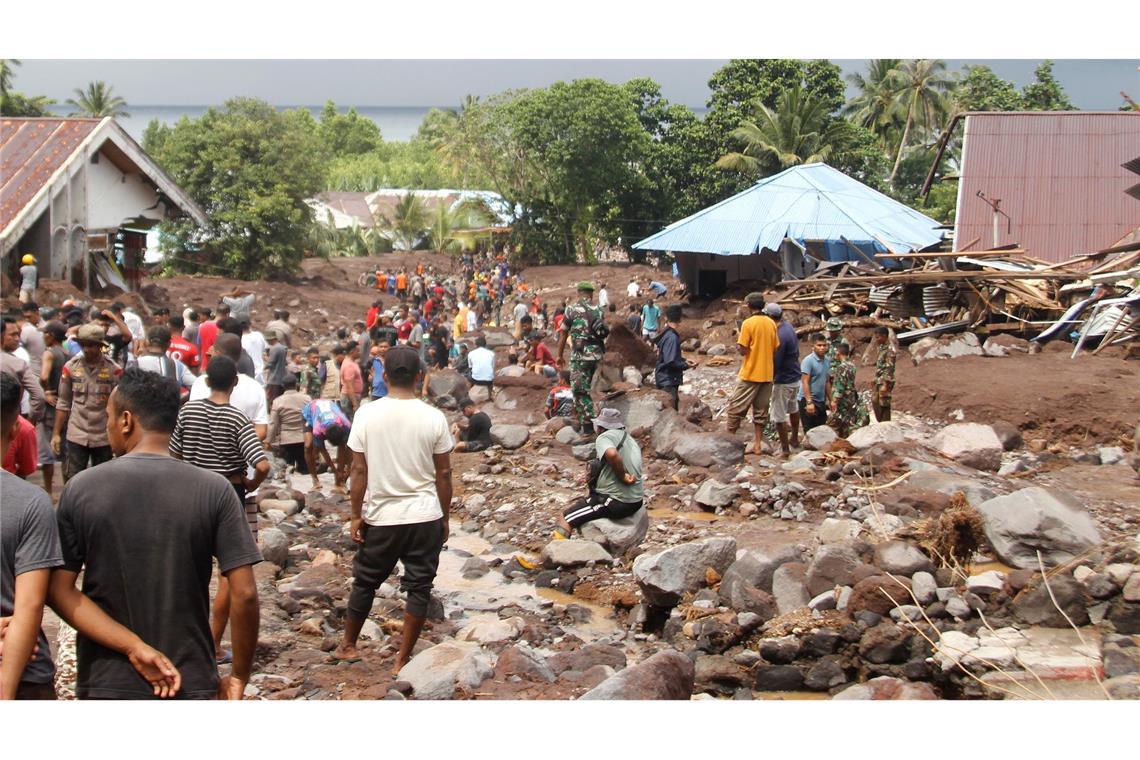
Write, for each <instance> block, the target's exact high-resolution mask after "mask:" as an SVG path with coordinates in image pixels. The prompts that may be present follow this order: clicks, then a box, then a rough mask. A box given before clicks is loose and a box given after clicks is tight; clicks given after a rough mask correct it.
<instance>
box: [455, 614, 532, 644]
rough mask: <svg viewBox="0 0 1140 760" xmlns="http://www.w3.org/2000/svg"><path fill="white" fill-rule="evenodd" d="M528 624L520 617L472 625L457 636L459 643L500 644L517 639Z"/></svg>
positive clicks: (461, 630) (462, 629) (460, 631)
mask: <svg viewBox="0 0 1140 760" xmlns="http://www.w3.org/2000/svg"><path fill="white" fill-rule="evenodd" d="M525 625H526V623H525V622H524V621H523V619H522V618H520V617H512V618H507V619H506V620H491V621H486V622H478V623H472V624H471V625H468V626H465V627H463V628H461V629H460V630H459V633H457V634H455V638H456V640H457V641H475V642H478V643H480V644H499V643H502V642H504V641H512V640H513V639H517V638H518V637H519V634H521V633H522V630H523V627H524V626H525Z"/></svg>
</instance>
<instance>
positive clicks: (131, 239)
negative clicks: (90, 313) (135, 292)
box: [0, 117, 207, 292]
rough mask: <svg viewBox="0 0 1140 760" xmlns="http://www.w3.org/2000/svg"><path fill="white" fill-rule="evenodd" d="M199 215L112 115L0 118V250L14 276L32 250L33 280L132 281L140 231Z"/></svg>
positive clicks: (84, 285)
mask: <svg viewBox="0 0 1140 760" xmlns="http://www.w3.org/2000/svg"><path fill="white" fill-rule="evenodd" d="M179 216H189V217H191V218H192V219H194V221H195V222H197V223H198V224H199V225H203V226H204V225H205V224H206V221H207V220H206V213H205V212H204V211H203V210H202V209H201V207H199V206H198V204H197V203H195V202H194V200H193V199H192V198H190V196H189V195H187V194H186V192H185V191H184V190H182V189H181V188H180V187H178V185H176V184H175V183H174V180H173V179H171V178H170V176H169V175H168V174H167V173H166V172H165V171H163V170H162V168H161V167H159V165H158V164H156V163H155V162H154V160H153V159H152V158H151V157H150V156H148V155H147V154H146V152H145V151H144V150H143V149H142V147H140V146H139V144H138V143H137V142H135V140H134V139H133V138H132V137H131V136H130V135H128V134H127V132H126V131H124V130H123V128H122V127H121V126H119V125H118V124H117V123H116V122H115V120H114V119H112V118H109V117H108V118H104V119H25V118H8V117H5V118H3V119H0V256H2V257H3V262H4V271H5V273H6V274H7V275H8V276H9V277H12V278H15V277H16V271H17V269H18V268H19V260H20V257H21V256H23V254H25V253H31V254H33V255H34V256H35V257H36V262H37V266H38V268H39V271H40V277H41V278H51V279H57V280H62V279H66V280H70V281H71V283H72V284H73V285H75V287H77V288H79V289H80V290H83V291H85V292H88V291H90V290H91V288H92V286H102V285H108V284H113V285H117V286H118V287H120V288H123V289H128V288H131V287H135V286H137V284H138V280H139V278H140V277H141V267H142V259H143V254H144V253H145V250H146V231H147V230H148V229H150V228H151V227H153V226H154V225H156V224H158V223H159V222H160V221H162V220H164V219H168V218H172V217H179Z"/></svg>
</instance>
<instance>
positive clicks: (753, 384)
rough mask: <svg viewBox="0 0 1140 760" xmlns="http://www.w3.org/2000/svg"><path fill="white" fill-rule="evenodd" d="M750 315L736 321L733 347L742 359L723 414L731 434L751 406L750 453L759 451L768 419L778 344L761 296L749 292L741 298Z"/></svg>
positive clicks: (774, 328)
mask: <svg viewBox="0 0 1140 760" xmlns="http://www.w3.org/2000/svg"><path fill="white" fill-rule="evenodd" d="M744 300H745V303H747V304H748V308H749V309H750V310H751V311H752V316H750V317H749V318H748V319H746V320H744V323H743V324H741V325H740V336H739V337H738V338H737V340H736V350H737V353H739V354H740V355H741V356H743V357H744V361H742V362H741V363H740V373H739V374H738V375H737V380H736V388H734V389H733V391H732V396H730V397H729V399H728V406H727V407H726V414H727V417H728V432H729V433H733V434H735V433H736V431H737V430H739V429H740V422H741V420H743V419H744V417H745V415H747V414H748V408H749V407H751V408H752V428H753V431H754V437H753V439H752V445H751V449H752V453H754V454H759V453H761V446H762V442H761V437H762V435H763V432H764V423H765V422H766V421H767V419H768V402H769V400H770V399H771V397H772V379H773V377H775V362H774V355H775V353H776V349H777V348H778V347H779V345H780V339H779V338H778V337H777V336H776V324H775V323H774V322H773V321H772V320H771V318H770V317H766V316H764V313H763V312H764V296H763V294H761V293H749V294H748V296H747V297H746V298H745V299H744Z"/></svg>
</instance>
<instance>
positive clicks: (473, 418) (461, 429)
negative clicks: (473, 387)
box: [451, 398, 491, 453]
mask: <svg viewBox="0 0 1140 760" xmlns="http://www.w3.org/2000/svg"><path fill="white" fill-rule="evenodd" d="M459 409H460V410H461V411H462V412H463V416H464V417H466V418H467V422H466V423H464V424H462V425H461V424H460V423H458V422H457V423H455V424H454V425H452V426H451V435H452V436H453V437H455V438H458V439H459V442H458V443H456V444H455V451H456V452H457V453H458V452H463V451H467V452H475V451H484V450H485V449H487V448H489V447H490V445H491V418H490V417H489V416H487V413H486V412H481V411H479V406H478V405H477V404H476V403H475V402H474V401H472V400H471V399H469V398H464V399H460V400H459Z"/></svg>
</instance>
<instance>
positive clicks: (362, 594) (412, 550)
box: [348, 519, 443, 619]
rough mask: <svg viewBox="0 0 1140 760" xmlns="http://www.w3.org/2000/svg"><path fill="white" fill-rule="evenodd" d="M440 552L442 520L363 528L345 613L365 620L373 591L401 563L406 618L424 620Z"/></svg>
mask: <svg viewBox="0 0 1140 760" xmlns="http://www.w3.org/2000/svg"><path fill="white" fill-rule="evenodd" d="M441 549H443V524H442V519H440V520H431V521H429V522H422V523H412V524H410V525H367V524H366V525H365V526H364V543H363V544H361V545H360V546H359V548H357V550H356V559H354V560H353V563H352V575H353V580H352V593H351V594H349V597H348V611H349V613H350V614H351V615H352V617H354V618H357V619H359V618H364V617H368V613H369V612H370V611H371V610H372V600H373V599H374V598H375V597H376V589H378V588H380V584H381V583H383V582H384V581H386V580H387V579H388V576H389V575H391V574H392V571H393V570H394V569H395V568H396V563H397V562H403V563H404V576H403V578H401V580H400V588H401V589H402V590H403V591H405V592H406V593H407V595H408V603H407V606H406V607H405V608H404V609H405V611H406V612H407V613H408V614H409V615H414V616H415V617H425V616H426V615H427V608H428V602H430V601H431V587H432V583H433V582H434V581H435V574H436V571H438V570H439V552H440V550H441Z"/></svg>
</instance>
